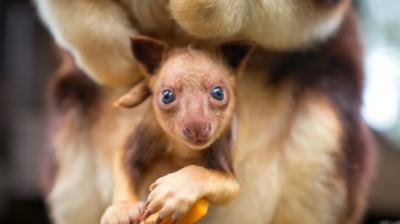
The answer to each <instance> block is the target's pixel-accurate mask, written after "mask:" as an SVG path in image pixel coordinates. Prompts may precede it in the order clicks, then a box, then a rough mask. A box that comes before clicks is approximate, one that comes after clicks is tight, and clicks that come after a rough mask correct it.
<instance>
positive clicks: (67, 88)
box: [47, 52, 100, 112]
mask: <svg viewBox="0 0 400 224" xmlns="http://www.w3.org/2000/svg"><path fill="white" fill-rule="evenodd" d="M62 55H63V57H62V60H63V64H62V66H61V68H60V69H59V71H58V72H57V73H56V74H55V75H54V77H53V78H52V79H51V80H50V83H49V89H48V93H47V95H48V104H49V106H51V108H52V109H55V110H57V111H58V112H63V111H66V110H67V109H68V108H71V107H79V108H81V109H82V110H83V111H82V112H85V111H86V112H87V111H88V110H89V108H92V107H93V106H94V105H95V104H96V103H97V102H98V100H99V98H100V87H99V86H98V85H97V84H96V83H95V82H94V81H92V80H91V79H90V78H89V77H88V76H87V75H86V74H85V73H84V72H83V71H82V70H80V69H79V68H78V67H77V65H76V64H75V62H74V60H73V59H72V56H71V55H69V54H68V53H66V52H62Z"/></svg>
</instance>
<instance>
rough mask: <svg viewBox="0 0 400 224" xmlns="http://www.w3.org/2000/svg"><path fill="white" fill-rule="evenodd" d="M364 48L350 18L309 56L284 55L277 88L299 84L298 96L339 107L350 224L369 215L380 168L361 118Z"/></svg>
mask: <svg viewBox="0 0 400 224" xmlns="http://www.w3.org/2000/svg"><path fill="white" fill-rule="evenodd" d="M362 57H363V56H362V46H361V43H360V37H359V33H358V25H357V19H356V17H355V15H354V12H349V14H348V15H347V17H346V18H345V20H344V23H343V24H342V26H341V28H340V29H339V30H338V32H337V34H336V35H335V36H334V37H333V38H332V39H330V40H328V41H327V42H326V43H324V44H320V45H319V46H317V47H315V48H314V49H311V50H308V51H301V52H295V53H292V54H289V55H284V56H283V58H285V59H284V60H282V62H281V63H279V64H278V66H276V67H275V69H274V71H273V75H272V77H271V83H270V84H271V85H279V83H281V82H285V81H287V80H294V81H295V83H296V84H297V87H296V88H297V90H296V91H295V92H296V93H297V94H296V96H295V97H301V96H302V93H303V92H306V91H307V92H310V91H311V92H315V94H324V95H326V96H327V97H329V99H330V100H331V102H332V103H333V105H334V106H335V107H336V110H337V113H338V114H339V116H340V119H341V121H342V122H341V123H342V127H343V129H344V130H343V136H342V139H341V141H342V148H343V158H341V159H340V161H339V162H338V169H339V170H340V171H341V172H342V173H343V175H345V177H346V183H347V199H348V208H347V214H344V223H358V222H359V221H360V219H361V218H362V215H363V214H364V211H365V207H366V198H367V196H368V191H369V184H370V181H371V176H372V170H373V167H374V150H373V148H372V147H371V143H370V135H369V130H368V129H367V128H366V126H365V124H364V121H363V119H362V118H361V114H360V107H361V93H362V87H363V85H362V83H363V75H364V71H363V65H362Z"/></svg>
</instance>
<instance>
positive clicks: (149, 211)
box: [143, 210, 153, 220]
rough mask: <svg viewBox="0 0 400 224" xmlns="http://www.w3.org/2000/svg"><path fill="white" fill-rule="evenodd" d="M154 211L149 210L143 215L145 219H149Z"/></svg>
mask: <svg viewBox="0 0 400 224" xmlns="http://www.w3.org/2000/svg"><path fill="white" fill-rule="evenodd" d="M151 214H153V212H152V211H151V210H147V211H146V212H145V213H144V215H143V220H145V219H147V218H148V217H149V216H150V215H151Z"/></svg>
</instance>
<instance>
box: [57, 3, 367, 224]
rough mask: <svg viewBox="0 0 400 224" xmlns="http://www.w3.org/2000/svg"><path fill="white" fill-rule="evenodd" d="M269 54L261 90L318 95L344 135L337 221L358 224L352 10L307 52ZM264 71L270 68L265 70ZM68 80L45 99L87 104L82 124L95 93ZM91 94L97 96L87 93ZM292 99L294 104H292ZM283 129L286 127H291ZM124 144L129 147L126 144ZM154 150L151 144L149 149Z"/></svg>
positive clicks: (363, 136)
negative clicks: (287, 87) (288, 87)
mask: <svg viewBox="0 0 400 224" xmlns="http://www.w3.org/2000/svg"><path fill="white" fill-rule="evenodd" d="M319 2H321V1H319ZM324 2H327V3H329V2H331V1H324ZM332 2H334V1H332ZM269 55H271V58H273V59H272V60H271V61H273V62H272V63H271V64H272V69H271V71H272V77H271V79H270V82H269V83H268V84H266V87H265V88H270V87H273V88H277V89H279V88H280V86H282V85H284V84H285V83H287V82H290V81H293V80H294V81H295V83H296V85H295V88H296V95H295V97H296V99H301V98H302V97H303V96H304V95H305V94H306V93H307V94H314V95H317V94H318V95H321V94H322V95H324V96H327V97H329V99H330V100H331V102H332V105H334V106H335V108H336V110H337V113H338V114H339V115H340V118H341V125H342V126H343V131H344V132H343V133H342V139H341V144H342V150H343V154H342V157H341V158H338V162H337V166H338V169H339V170H340V171H341V173H342V174H343V175H344V176H345V177H346V186H347V199H348V202H347V204H348V208H347V209H346V211H347V214H345V215H344V217H343V219H342V220H343V222H342V223H358V221H359V220H360V219H361V218H362V214H363V213H364V210H365V200H366V198H367V195H368V187H369V182H370V179H371V173H372V172H371V171H372V168H373V165H374V163H373V161H374V157H373V156H374V151H373V150H372V147H371V144H370V142H369V131H368V130H367V128H366V127H365V124H364V123H363V121H362V118H361V117H360V104H361V89H362V79H363V71H362V62H361V61H362V52H361V46H360V42H359V37H358V32H357V27H356V20H355V18H354V15H353V12H349V14H348V16H347V17H346V19H345V21H344V23H343V26H342V27H341V29H340V30H339V31H338V33H337V34H336V35H334V36H333V37H332V38H331V39H330V40H328V41H327V42H326V43H323V44H320V45H319V46H317V47H315V48H313V49H311V50H307V51H301V52H292V53H287V54H286V53H276V52H270V54H269ZM271 64H270V65H271ZM266 67H267V66H266ZM268 68H269V69H270V67H268ZM269 72H270V71H269ZM268 74H270V73H268ZM73 80H75V82H76V83H75V84H72V82H66V83H71V85H65V84H61V83H65V82H64V81H63V79H62V78H57V79H55V81H54V84H52V85H54V86H58V87H57V88H60V89H64V90H62V91H51V92H50V94H52V95H51V96H50V97H51V98H52V100H53V102H55V103H54V104H53V105H69V107H70V108H80V107H81V106H82V105H87V107H86V109H85V110H84V113H82V114H81V116H80V118H81V121H86V120H87V119H91V118H90V116H92V115H90V116H89V117H88V116H87V115H88V114H87V111H92V110H93V109H94V108H96V103H94V102H96V101H97V100H98V99H99V98H100V95H99V94H98V93H99V92H97V90H96V91H91V90H93V89H92V88H86V85H87V84H88V83H87V81H88V80H86V79H85V78H77V79H73ZM89 86H91V84H90V85H89ZM61 87H63V88H61ZM66 90H69V91H66ZM86 91H87V92H86ZM84 92H86V93H84ZM56 93H74V94H56ZM78 93H79V94H78ZM92 93H96V94H93V95H91V94H92ZM86 94H88V95H91V96H92V97H80V96H87V95H86ZM60 96H63V97H60ZM78 96H79V97H78ZM86 99H92V101H86ZM294 101H295V102H296V100H294ZM62 102H70V103H62ZM69 107H68V108H69ZM51 108H52V109H53V111H52V113H53V114H54V113H58V112H59V111H63V108H65V107H64V106H61V107H58V108H57V107H56V106H54V107H51ZM54 109H55V111H54ZM61 119H62V118H61ZM78 122H79V121H78ZM288 127H289V128H290V126H288ZM57 128H58V129H63V128H64V127H62V126H58V127H57ZM138 132H140V133H144V132H141V131H140V128H139V129H138ZM285 138H286V136H282V140H281V141H284V139H285ZM144 139H145V138H144ZM128 142H129V141H128ZM130 142H131V144H133V143H132V142H135V141H134V140H132V141H130ZM128 145H130V144H129V143H128ZM157 146H158V145H155V147H154V148H157ZM221 158H222V157H221ZM283 193H285V192H283Z"/></svg>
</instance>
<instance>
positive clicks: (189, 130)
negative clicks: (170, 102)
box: [183, 122, 211, 144]
mask: <svg viewBox="0 0 400 224" xmlns="http://www.w3.org/2000/svg"><path fill="white" fill-rule="evenodd" d="M210 131H211V125H210V124H209V123H199V122H191V123H189V124H187V125H185V127H184V128H183V134H184V135H185V137H186V138H187V139H188V140H189V141H190V142H192V143H195V144H203V143H205V142H207V140H208V139H209V136H210Z"/></svg>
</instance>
